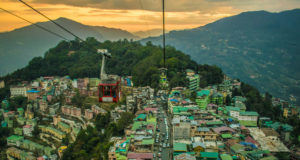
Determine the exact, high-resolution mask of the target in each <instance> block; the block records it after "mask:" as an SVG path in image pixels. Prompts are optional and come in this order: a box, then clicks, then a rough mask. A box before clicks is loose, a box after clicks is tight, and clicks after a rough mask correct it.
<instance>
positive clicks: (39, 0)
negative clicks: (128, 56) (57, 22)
mask: <svg viewBox="0 0 300 160" xmlns="http://www.w3.org/2000/svg"><path fill="white" fill-rule="evenodd" d="M23 1H25V2H26V3H28V4H30V5H31V6H33V7H34V8H36V9H37V10H39V11H40V12H42V13H44V14H45V15H47V16H48V17H50V18H51V19H57V18H59V17H65V18H69V19H72V20H75V21H77V22H80V23H83V24H86V25H92V26H106V27H111V28H121V29H124V30H127V31H130V32H136V31H145V30H151V29H157V28H161V26H162V12H161V10H162V0H23ZM0 8H3V9H6V10H9V11H11V12H13V13H15V14H17V15H19V16H22V17H24V18H26V19H27V20H30V21H32V22H43V21H47V20H46V19H45V18H44V17H42V16H40V15H38V14H37V13H36V12H34V11H33V10H31V9H30V8H28V7H27V6H25V5H24V4H22V3H21V2H19V1H18V0H0ZM165 8H166V16H165V17H166V29H167V30H180V29H190V28H195V27H199V26H203V25H205V24H208V23H211V22H214V21H216V20H218V19H221V18H224V17H228V16H233V15H236V14H239V13H241V12H246V11H257V10H266V11H269V12H280V11H283V10H291V9H295V8H300V0H165ZM27 25H29V24H28V23H27V22H25V21H23V20H21V19H18V18H16V17H14V16H12V15H9V14H7V13H5V12H3V11H2V10H0V32H6V31H11V30H13V29H16V28H20V27H24V26H27Z"/></svg>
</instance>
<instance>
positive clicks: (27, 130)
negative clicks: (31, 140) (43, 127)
mask: <svg viewBox="0 0 300 160" xmlns="http://www.w3.org/2000/svg"><path fill="white" fill-rule="evenodd" d="M32 131H33V126H32V125H25V126H23V133H24V135H25V136H30V137H32Z"/></svg>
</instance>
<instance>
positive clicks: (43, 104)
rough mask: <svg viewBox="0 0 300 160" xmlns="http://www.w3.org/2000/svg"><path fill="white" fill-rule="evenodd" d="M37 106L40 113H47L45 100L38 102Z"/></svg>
mask: <svg viewBox="0 0 300 160" xmlns="http://www.w3.org/2000/svg"><path fill="white" fill-rule="evenodd" d="M39 106H40V110H41V111H42V112H45V111H47V109H48V103H47V101H45V100H40V102H39Z"/></svg>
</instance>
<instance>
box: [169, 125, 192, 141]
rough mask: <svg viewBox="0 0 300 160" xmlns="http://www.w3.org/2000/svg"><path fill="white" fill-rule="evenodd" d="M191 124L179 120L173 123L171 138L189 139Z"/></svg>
mask: <svg viewBox="0 0 300 160" xmlns="http://www.w3.org/2000/svg"><path fill="white" fill-rule="evenodd" d="M190 130H191V124H190V123H188V122H180V123H176V124H173V138H174V140H178V139H190V138H191V132H190Z"/></svg>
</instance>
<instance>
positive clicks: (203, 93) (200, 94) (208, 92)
mask: <svg viewBox="0 0 300 160" xmlns="http://www.w3.org/2000/svg"><path fill="white" fill-rule="evenodd" d="M209 94H210V90H201V91H198V92H197V96H200V97H202V96H204V95H206V96H208V95H209Z"/></svg>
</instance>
